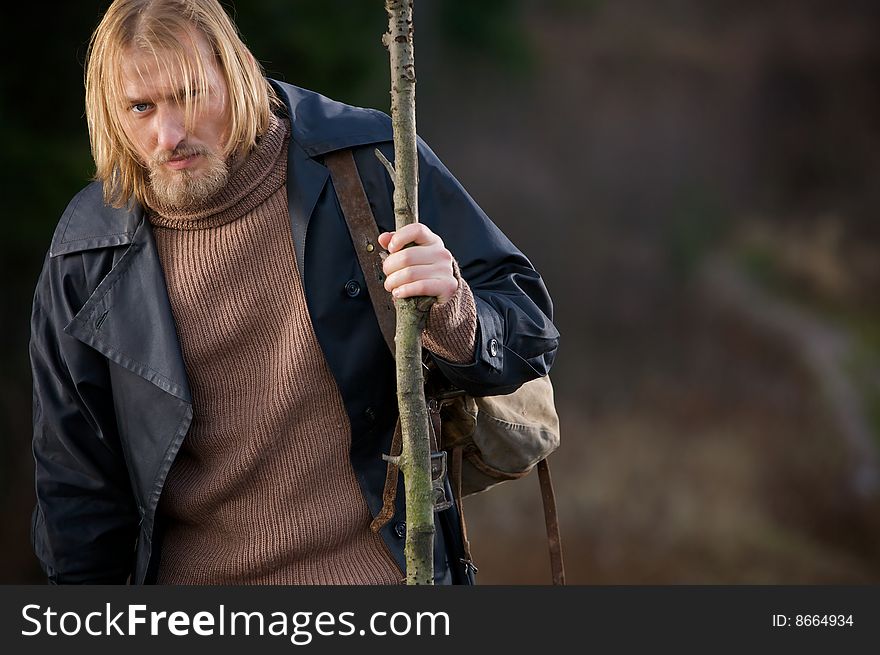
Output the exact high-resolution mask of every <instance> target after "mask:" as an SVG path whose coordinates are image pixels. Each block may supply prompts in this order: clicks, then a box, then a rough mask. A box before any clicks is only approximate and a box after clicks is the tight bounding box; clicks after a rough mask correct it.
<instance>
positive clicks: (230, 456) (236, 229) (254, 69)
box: [31, 0, 558, 584]
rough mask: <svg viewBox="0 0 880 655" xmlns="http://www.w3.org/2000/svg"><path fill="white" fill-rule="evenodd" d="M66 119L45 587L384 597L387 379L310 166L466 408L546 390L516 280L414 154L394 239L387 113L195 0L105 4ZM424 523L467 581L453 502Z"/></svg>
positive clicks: (41, 313)
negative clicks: (373, 593)
mask: <svg viewBox="0 0 880 655" xmlns="http://www.w3.org/2000/svg"><path fill="white" fill-rule="evenodd" d="M86 114H87V118H88V124H89V132H90V137H91V143H92V151H93V155H94V158H95V162H96V169H97V173H96V182H94V183H93V184H91V185H90V186H88V187H86V188H85V189H84V190H83V191H81V192H80V193H79V194H78V195H77V196H76V197H75V198H74V199H73V200H72V201H71V203H70V205H69V206H68V208H67V209H66V211H65V212H64V214H63V216H62V218H61V221H60V222H59V225H58V228H57V229H56V231H55V235H54V237H53V239H52V244H51V246H50V250H49V254H48V256H47V258H46V262H45V265H44V268H43V272H42V274H41V276H40V279H39V282H38V284H37V289H36V294H35V298H34V311H33V318H32V338H31V361H32V368H33V377H34V454H35V458H36V485H37V506H36V509H35V511H34V522H33V542H34V549H35V552H36V554H37V556H38V558H39V559H40V561H41V563H42V566H43V568H44V569H45V571H46V573H47V575H48V577H49V580H50V581H51V582H54V583H125V582H127V581H130V582H132V583H135V584H142V583H170V584H178V583H181V584H183V583H200V584H269V583H280V584H397V583H399V582H400V581H401V580H402V579H403V577H404V575H403V570H404V557H403V542H404V539H403V537H404V535H405V524H404V522H403V519H404V517H405V508H404V507H403V503H402V501H403V493H399V494H398V495H397V504H396V514H395V516H394V519H393V520H392V521H390V522H389V523H387V525H385V526H384V527H383V528H381V530H379V531H378V533H374V532H373V531H371V530H370V522H371V519H372V518H373V517H375V516H376V515H377V513H378V512H379V510H380V509H381V506H382V491H383V484H384V480H385V466H386V465H385V462H384V461H383V460H382V458H381V455H382V453H387V452H389V450H390V442H391V436H392V432H393V428H394V425H395V422H396V419H397V407H396V398H395V392H394V388H395V381H394V367H393V360H392V358H391V355H390V353H389V351H388V349H387V347H386V346H385V344H384V342H383V339H382V335H381V333H380V330H379V327H378V324H377V320H376V316H375V313H374V312H373V309H372V306H371V304H370V301H369V299H368V298H367V292H366V287H365V282H364V275H363V272H362V271H361V269H360V267H359V265H358V260H357V257H356V253H355V250H354V245H353V244H352V240H351V238H350V236H349V235H348V232H347V228H346V224H345V221H344V218H343V216H342V214H341V210H340V207H339V202H338V199H337V197H336V194H335V191H334V188H333V185H332V183H331V181H330V180H329V179H328V177H329V173H328V169H327V167H326V166H325V164H324V157H325V156H326V155H328V154H329V153H331V152H334V151H338V150H342V149H351V150H352V151H353V154H354V157H355V160H356V163H357V166H358V169H359V173H360V176H361V178H362V180H363V185H364V188H365V190H366V192H367V195H368V197H369V200H370V203H371V205H372V207H373V211H374V213H375V216H376V220H377V221H378V223H379V224H380V226H381V227H382V229H385V230H387V231H386V232H384V233H383V234H382V235H381V236H380V239H379V242H380V245H381V247H382V248H386V249H387V250H388V251H389V253H390V254H389V255H388V256H387V258H386V259H385V262H384V272H385V274H386V275H387V279H386V281H385V288H386V289H387V290H388V291H389V292H391V293H392V294H393V296H394V297H396V298H405V297H408V296H413V295H430V296H436V297H437V302H436V304H435V305H434V306H433V307H432V309H431V311H430V315H429V317H428V322H427V326H426V328H425V332H424V344H425V347H426V349H427V350H428V351H429V352H430V353H431V356H432V358H433V359H434V361H435V362H436V363H437V366H438V368H439V370H440V371H442V373H443V374H444V375H445V376H446V377H447V378H448V379H449V380H450V381H451V382H452V383H454V384H455V385H457V386H459V387H460V388H462V389H465V390H466V391H468V392H469V393H472V394H475V395H480V394H482V395H487V394H497V393H506V392H510V391H512V390H514V389H515V388H517V387H518V386H519V385H521V384H522V383H523V382H525V381H527V380H528V379H531V378H534V377H536V376H538V375H543V374H545V373H546V372H547V371H548V370H549V367H550V365H551V363H552V360H553V357H554V354H555V350H556V344H557V340H558V333H557V332H556V330H555V328H554V327H553V325H552V323H551V313H552V309H551V305H550V300H549V297H548V296H547V292H546V289H545V288H544V285H543V282H542V281H541V278H540V276H539V275H538V274H537V273H536V272H535V271H534V269H533V268H532V267H531V265H530V264H529V262H528V260H527V259H526V258H525V257H524V256H523V255H522V254H521V253H520V252H519V251H518V250H517V249H516V248H515V247H514V246H513V245H512V244H511V243H510V242H509V241H508V240H507V239H506V238H505V237H504V236H503V235H502V234H501V232H500V231H499V230H498V229H497V228H496V227H495V226H494V225H492V223H491V222H490V221H489V220H488V218H486V216H485V215H484V214H483V213H482V211H481V210H480V209H479V208H478V207H477V206H476V204H475V203H474V202H473V200H472V199H471V198H470V197H469V196H468V195H467V194H466V192H465V191H464V190H463V189H462V188H461V186H460V185H459V184H458V183H457V182H456V180H455V179H454V178H453V177H452V176H451V174H450V173H449V172H448V171H447V170H446V168H445V167H444V166H443V165H442V164H441V163H440V162H439V161H438V160H437V158H436V157H435V156H434V154H433V153H432V152H431V151H430V149H429V148H427V146H425V145H424V144H421V145H420V162H419V166H420V177H421V182H420V191H419V193H420V210H421V211H420V213H421V219H422V223H421V224H419V225H414V226H408V227H407V228H404V229H402V230H400V231H399V232H396V233H395V232H393V231H392V229H393V203H392V186H391V182H390V181H389V179H388V176H387V173H386V172H385V170H384V168H383V167H382V166H381V164H379V163H378V162H377V160H376V158H375V156H374V152H373V151H374V149H375V148H376V147H379V148H380V149H382V150H383V152H384V153H385V154H386V156H388V157H389V158H390V157H392V156H393V148H392V143H391V139H392V134H391V128H390V121H389V120H388V117H387V116H385V115H384V114H382V113H381V112H377V111H374V110H367V109H360V108H355V107H350V106H347V105H343V104H340V103H336V102H333V101H331V100H329V99H327V98H325V97H323V96H320V95H318V94H315V93H312V92H309V91H306V90H303V89H300V88H297V87H294V86H291V85H288V84H283V83H280V82H275V81H273V80H267V79H266V78H264V77H263V74H262V71H261V69H260V66H259V65H258V63H257V62H256V60H255V59H254V57H253V56H252V55H251V53H250V52H249V51H248V50H247V48H246V47H245V45H244V44H243V43H242V42H241V40H240V38H239V36H238V34H237V31H236V29H235V27H234V26H233V24H232V23H231V21H230V20H229V18H228V16H227V15H226V13H225V12H224V10H223V9H222V7H221V6H220V5H219V4H218V3H217V2H216V0H116V1H115V2H113V4H112V5H111V6H110V8H109V9H108V11H107V13H106V14H105V16H104V18H103V19H102V21H101V23H100V25H99V26H98V28H97V30H96V32H95V34H94V35H93V38H92V43H91V47H90V51H89V60H88V64H87V73H86ZM409 243H413V244H414V245H413V246H412V247H410V248H407V249H406V250H403V246H405V245H407V244H409ZM453 255H454V257H453ZM435 516H436V517H437V533H436V537H435V557H434V559H435V580H436V582H437V583H439V584H448V583H471V582H472V581H473V580H472V573H471V569H469V568H468V567H466V566H462V564H461V562H460V560H461V557H462V552H463V551H462V541H461V534H460V531H459V528H458V520H457V510H456V508H455V507H454V506H453V507H452V508H450V509H447V510H445V511H442V512H437V513H436V515H435Z"/></svg>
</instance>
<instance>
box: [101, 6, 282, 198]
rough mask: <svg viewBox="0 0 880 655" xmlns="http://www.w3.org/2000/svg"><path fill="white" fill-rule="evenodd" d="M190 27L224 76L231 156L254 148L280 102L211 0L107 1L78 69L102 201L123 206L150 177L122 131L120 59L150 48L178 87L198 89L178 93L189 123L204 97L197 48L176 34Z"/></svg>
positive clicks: (143, 191)
mask: <svg viewBox="0 0 880 655" xmlns="http://www.w3.org/2000/svg"><path fill="white" fill-rule="evenodd" d="M193 30H196V31H198V32H199V33H201V34H202V35H203V36H204V37H205V38H206V40H207V42H208V45H209V46H210V48H211V51H212V53H213V56H214V57H215V61H216V62H217V63H218V64H219V67H220V70H221V75H222V76H223V78H224V80H225V81H226V86H227V89H228V98H229V140H228V145H227V150H229V153H228V154H229V155H230V156H232V157H238V156H242V155H245V154H246V153H247V152H248V151H249V150H250V149H251V148H252V147H253V146H254V144H255V143H256V140H257V137H258V136H259V135H261V134H264V133H265V131H266V130H267V129H268V125H269V112H270V111H271V108H272V106H279V105H280V104H281V103H280V101H279V99H278V97H277V96H276V94H275V92H274V90H273V89H272V87H271V86H270V85H269V83H268V82H267V81H266V78H265V77H264V75H263V69H262V67H261V66H260V64H259V62H257V60H256V59H255V58H254V56H253V55H252V54H251V52H250V50H248V48H247V46H245V44H244V43H243V42H242V40H241V37H240V36H239V33H238V30H237V29H236V27H235V25H234V24H233V23H232V21H231V20H230V18H229V16H228V15H227V14H226V12H225V11H224V9H223V7H222V6H220V3H219V2H217V0H114V2H113V3H112V4H111V5H110V8H109V9H108V10H107V12H106V13H105V14H104V17H103V19H102V20H101V22H100V24H99V25H98V27H97V29H96V30H95V32H94V34H93V35H92V39H91V42H90V43H89V50H88V64H87V66H86V74H85V87H86V119H87V121H88V126H89V139H90V140H91V146H92V156H93V157H94V160H95V179H96V180H99V181H101V182H103V184H104V201H105V202H106V203H107V204H110V205H113V206H114V207H122V206H124V205H125V204H126V203H128V202H130V201H131V200H132V199H134V200H136V201H137V202H139V203H141V204H143V203H145V201H146V191H147V181H148V179H149V175H148V172H147V170H146V169H145V168H144V166H143V165H142V164H141V162H140V161H139V159H138V156H137V153H136V151H135V148H134V144H133V143H132V142H131V140H130V139H129V138H128V136H127V135H126V132H125V130H124V129H123V123H122V111H123V109H124V108H125V106H126V98H125V95H124V93H123V84H122V72H121V69H122V66H121V63H122V61H123V60H124V59H123V58H124V57H125V56H126V51H127V50H129V49H130V48H132V47H137V48H141V49H144V50H145V51H147V52H150V53H152V54H153V56H154V58H155V60H156V62H157V63H159V64H161V65H163V66H164V67H165V70H166V72H171V71H175V72H176V73H177V74H178V75H180V76H181V78H182V79H181V83H182V84H183V88H192V87H191V85H194V86H195V87H196V90H197V91H199V93H197V94H195V95H193V94H189V93H188V94H186V96H185V98H184V108H185V109H184V111H185V116H186V122H187V127H188V128H190V127H191V126H192V120H193V116H194V113H195V111H196V110H197V109H198V103H200V102H203V101H204V98H205V93H204V92H205V91H206V90H207V88H206V87H207V76H206V75H205V70H206V65H207V63H208V62H206V61H204V60H203V56H202V54H201V52H200V50H199V49H198V48H195V47H190V49H187V47H186V45H187V44H186V43H184V42H183V40H182V39H181V35H184V34H190V35H192V33H193ZM190 46H194V43H190Z"/></svg>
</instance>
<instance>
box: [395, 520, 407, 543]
mask: <svg viewBox="0 0 880 655" xmlns="http://www.w3.org/2000/svg"><path fill="white" fill-rule="evenodd" d="M394 534H396V535H397V536H398V537H400V538H401V539H403V538H404V537H405V536H406V523H404V522H403V521H398V522H397V523H395V524H394Z"/></svg>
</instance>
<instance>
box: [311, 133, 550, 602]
mask: <svg viewBox="0 0 880 655" xmlns="http://www.w3.org/2000/svg"><path fill="white" fill-rule="evenodd" d="M324 162H325V163H326V164H327V167H328V168H329V169H330V177H331V179H332V180H333V187H334V188H335V189H336V197H337V198H338V199H339V206H340V207H341V208H342V213H343V215H344V216H345V222H346V224H347V225H348V231H349V234H351V241H352V243H353V244H354V247H355V252H357V257H358V262H360V265H361V269H362V270H363V272H364V279H365V280H366V283H367V291H368V292H369V295H370V301H371V302H372V304H373V309H374V311H375V314H376V319H377V320H378V322H379V328H380V329H381V330H382V336H383V337H385V343H386V344H388V349H389V350H390V351H391V355H392V357H393V356H394V355H395V347H394V332H395V324H396V322H397V313H396V311H395V309H394V301H393V300H392V299H391V294H390V293H388V292H387V291H386V290H385V287H384V283H385V274H384V273H383V272H382V256H381V254H380V253H381V252H382V251H381V249H380V247H379V241H378V237H379V228H378V227H377V226H376V219H375V217H374V216H373V211H372V209H370V202H369V200H368V199H367V194H366V192H365V191H364V186H363V183H362V182H361V178H360V175H359V174H358V171H357V165H356V164H355V161H354V155H352V153H351V150H337V151H335V152H331V153H328V154H327V155H325V156H324ZM439 419H440V413H439V412H437V413H436V416H434V415H432V420H436V422H437V423H435V424H434V425H432V427H433V428H434V429H435V430H434V431H435V435H438V436H439V434H440V429H439V425H438V423H439ZM401 441H402V439H401V432H400V421H399V420H398V422H397V426H396V428H395V430H394V437H393V440H392V443H391V453H390V454H391V455H399V454H400V452H401V446H402V443H401ZM461 469H462V450H461V447H456V448H454V449H453V450H452V462H451V465H450V476H451V478H452V480H451V483H452V490H453V496H454V498H455V503H456V505H457V506H458V516H459V521H460V524H461V537H462V542H463V547H464V557H463V558H462V559H461V561H462V563H463V564H464V565H465V568H470V569H472V570H473V571H474V572H476V571H477V567H476V566H474V563H473V559H472V558H471V548H470V542H469V541H468V538H467V526H466V525H465V521H464V506H463V503H462V497H461ZM398 470H399V468H398V466H397V465H396V464H393V463H392V462H388V469H387V471H386V474H385V488H384V490H383V492H382V509H381V510H380V512H379V514H378V515H377V516H376V518H375V519H373V521H372V523H371V524H370V527H371V529H372V530H373V531H374V532H378V531H379V530H380V529H381V528H382V527H383V526H384V525H385V524H386V523H388V521H390V520H391V517H392V516H394V500H395V496H396V495H397V476H398ZM538 479H539V481H540V485H541V498H542V500H543V503H544V522H545V524H546V526H547V545H548V547H549V550H550V570H551V575H552V577H553V584H555V585H564V584H565V569H564V566H563V562H562V539H561V536H560V533H559V517H558V514H557V512H556V496H555V494H554V493H553V482H552V480H551V479H550V465H549V464H548V462H547V460H546V459H543V460H541V461H540V462H538Z"/></svg>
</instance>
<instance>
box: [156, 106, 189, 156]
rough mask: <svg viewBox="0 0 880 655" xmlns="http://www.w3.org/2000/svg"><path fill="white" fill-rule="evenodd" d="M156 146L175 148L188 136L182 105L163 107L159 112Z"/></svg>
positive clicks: (166, 148) (165, 148) (162, 148)
mask: <svg viewBox="0 0 880 655" xmlns="http://www.w3.org/2000/svg"><path fill="white" fill-rule="evenodd" d="M156 120H157V126H156V146H157V147H158V148H159V150H169V151H170V150H174V149H175V148H176V147H177V146H178V145H179V144H180V142H181V141H183V140H184V138H185V137H186V125H185V121H184V112H183V108H182V107H176V106H174V105H171V106H165V107H162V109H161V110H160V111H158V112H157V117H156Z"/></svg>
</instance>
